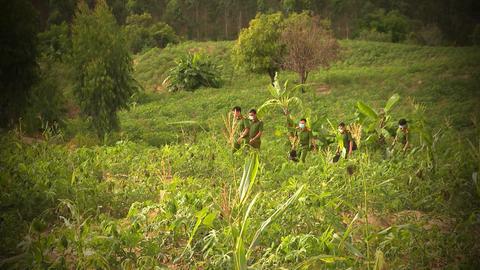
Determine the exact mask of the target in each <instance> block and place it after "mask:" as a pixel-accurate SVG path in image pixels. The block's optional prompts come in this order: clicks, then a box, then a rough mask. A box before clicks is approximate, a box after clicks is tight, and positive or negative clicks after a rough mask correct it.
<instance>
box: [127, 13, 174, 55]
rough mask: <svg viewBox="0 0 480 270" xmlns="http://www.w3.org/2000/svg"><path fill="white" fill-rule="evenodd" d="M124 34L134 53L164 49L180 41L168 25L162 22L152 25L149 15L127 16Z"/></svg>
mask: <svg viewBox="0 0 480 270" xmlns="http://www.w3.org/2000/svg"><path fill="white" fill-rule="evenodd" d="M125 32H126V35H127V39H128V43H129V45H130V49H131V50H132V51H133V52H134V53H138V52H141V51H143V50H145V49H148V48H153V47H159V48H164V47H165V46H167V45H168V44H170V43H172V44H176V43H178V42H179V41H180V38H179V37H178V36H177V34H176V33H175V31H174V30H173V28H172V27H170V25H168V24H166V23H164V22H157V23H154V22H153V19H152V16H151V15H150V14H149V13H143V14H141V15H137V14H135V15H131V16H128V18H127V23H126V26H125Z"/></svg>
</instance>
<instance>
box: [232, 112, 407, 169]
mask: <svg viewBox="0 0 480 270" xmlns="http://www.w3.org/2000/svg"><path fill="white" fill-rule="evenodd" d="M232 112H233V115H234V118H235V125H234V131H233V140H234V141H233V151H237V150H239V149H240V148H241V147H243V146H250V147H252V148H254V149H260V146H261V143H262V141H261V138H262V135H263V121H261V120H260V119H258V117H257V111H256V110H255V109H251V110H250V111H249V112H248V119H247V118H245V117H244V116H243V115H242V109H241V108H240V107H239V106H235V107H233V109H232ZM398 124H399V127H398V129H397V132H396V136H395V139H394V140H393V143H392V147H395V146H396V145H401V147H402V150H403V151H406V150H407V148H408V147H409V144H410V142H409V137H410V136H409V130H408V125H407V121H406V120H405V119H400V121H399V123H398ZM338 132H339V134H340V135H341V138H342V143H341V144H340V143H339V147H337V151H336V154H335V157H334V159H333V161H334V162H337V161H338V160H339V158H340V156H341V153H342V152H343V153H345V155H344V156H345V158H348V157H349V156H351V155H352V154H353V151H355V150H357V144H356V142H355V140H354V139H353V137H352V134H351V132H350V131H349V130H348V129H347V126H346V125H345V123H343V122H341V123H340V124H339V125H338ZM290 137H291V141H292V142H293V143H292V149H291V151H290V159H291V160H293V161H302V162H305V160H306V157H307V155H308V152H310V151H312V150H313V149H315V148H316V147H317V146H316V145H315V141H314V137H313V133H312V130H311V129H310V128H308V127H307V119H305V118H302V119H300V121H299V122H298V125H296V126H295V130H294V132H291V134H290Z"/></svg>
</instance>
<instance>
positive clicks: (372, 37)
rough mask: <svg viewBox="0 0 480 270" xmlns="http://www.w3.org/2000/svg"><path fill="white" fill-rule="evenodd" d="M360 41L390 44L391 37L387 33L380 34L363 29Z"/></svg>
mask: <svg viewBox="0 0 480 270" xmlns="http://www.w3.org/2000/svg"><path fill="white" fill-rule="evenodd" d="M358 39H361V40H368V41H377V42H390V35H389V34H387V33H382V32H378V31H377V30H375V29H370V30H368V29H363V30H362V31H360V33H359V34H358Z"/></svg>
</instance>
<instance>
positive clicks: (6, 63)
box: [0, 0, 38, 127]
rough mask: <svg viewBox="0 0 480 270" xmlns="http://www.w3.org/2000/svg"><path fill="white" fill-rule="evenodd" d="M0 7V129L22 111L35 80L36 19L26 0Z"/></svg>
mask: <svg viewBox="0 0 480 270" xmlns="http://www.w3.org/2000/svg"><path fill="white" fill-rule="evenodd" d="M0 6H1V7H2V8H1V9H0V10H1V11H0V29H2V30H1V34H0V35H1V36H0V40H1V42H0V59H1V60H0V91H1V92H0V127H8V126H11V125H12V124H13V123H15V122H16V121H17V120H18V118H19V117H20V116H21V115H22V113H23V112H24V111H25V107H26V103H27V100H28V96H29V93H30V90H31V87H32V85H33V83H34V82H35V80H36V78H37V71H38V68H37V63H36V57H37V48H36V46H37V31H38V28H37V27H38V20H37V19H38V17H37V14H36V12H35V10H34V8H33V6H32V5H31V3H30V1H27V0H18V1H8V0H0Z"/></svg>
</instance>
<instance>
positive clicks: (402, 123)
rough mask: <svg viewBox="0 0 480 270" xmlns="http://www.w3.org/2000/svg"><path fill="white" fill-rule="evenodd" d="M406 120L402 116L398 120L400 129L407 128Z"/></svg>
mask: <svg viewBox="0 0 480 270" xmlns="http://www.w3.org/2000/svg"><path fill="white" fill-rule="evenodd" d="M407 126H408V125H407V120H405V119H404V118H402V119H400V121H398V128H400V129H401V130H405V129H407Z"/></svg>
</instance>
